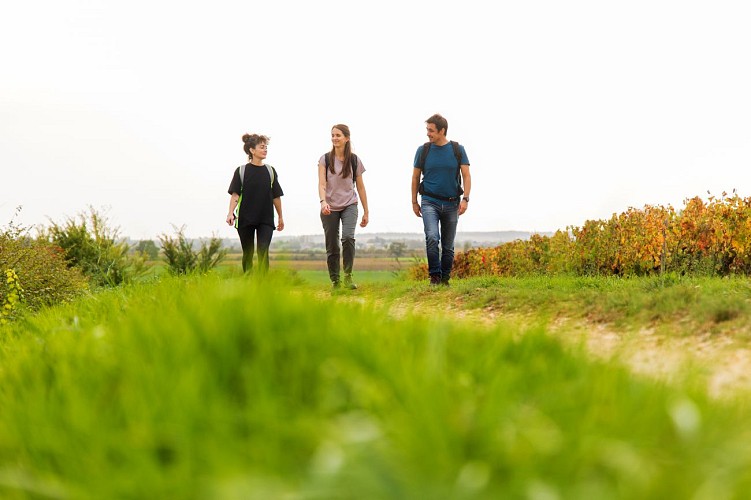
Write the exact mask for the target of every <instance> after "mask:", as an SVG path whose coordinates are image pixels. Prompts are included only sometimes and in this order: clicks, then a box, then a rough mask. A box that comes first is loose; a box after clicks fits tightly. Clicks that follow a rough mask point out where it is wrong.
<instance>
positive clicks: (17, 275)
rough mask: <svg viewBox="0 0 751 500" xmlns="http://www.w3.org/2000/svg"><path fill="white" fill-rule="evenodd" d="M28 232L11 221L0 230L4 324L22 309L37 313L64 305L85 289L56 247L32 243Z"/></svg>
mask: <svg viewBox="0 0 751 500" xmlns="http://www.w3.org/2000/svg"><path fill="white" fill-rule="evenodd" d="M28 232H29V229H28V228H23V227H20V226H17V225H15V224H14V223H13V221H11V222H10V223H9V224H8V225H7V226H6V227H5V228H2V229H0V272H1V273H2V274H1V275H0V307H3V308H4V309H3V311H4V312H3V317H4V318H5V319H6V320H7V319H13V318H15V317H16V316H18V315H19V314H20V311H21V310H22V308H24V307H25V308H28V309H31V310H37V309H39V308H40V307H42V306H46V305H52V304H57V303H60V302H66V301H69V300H71V299H73V298H75V297H77V296H79V295H81V294H82V293H84V292H85V291H86V289H87V288H88V285H87V282H86V278H85V277H84V276H83V275H82V274H81V272H80V270H78V269H75V268H68V266H67V265H66V263H65V259H64V256H63V253H62V250H61V249H60V248H59V247H55V246H53V245H50V244H49V243H47V242H45V241H43V240H35V239H33V238H31V237H29V235H28ZM6 305H8V306H9V307H7V308H6V307H5V306H6Z"/></svg>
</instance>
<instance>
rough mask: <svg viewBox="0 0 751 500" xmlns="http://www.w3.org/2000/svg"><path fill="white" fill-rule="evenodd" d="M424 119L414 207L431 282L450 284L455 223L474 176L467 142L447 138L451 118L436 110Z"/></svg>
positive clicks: (414, 172)
mask: <svg viewBox="0 0 751 500" xmlns="http://www.w3.org/2000/svg"><path fill="white" fill-rule="evenodd" d="M425 123H426V124H427V127H426V128H427V134H428V142H426V143H425V144H423V145H422V146H420V147H418V148H417V152H416V153H415V159H414V168H413V170H412V211H413V212H414V213H415V215H416V216H417V217H422V223H423V227H424V230H425V250H426V253H427V256H428V272H429V274H430V284H431V285H439V284H440V285H446V286H448V284H449V280H450V279H451V268H452V266H453V265H454V238H455V237H456V226H457V224H458V222H459V216H460V215H462V214H463V213H464V212H466V211H467V207H468V205H469V192H470V190H471V189H472V178H471V177H470V175H469V159H468V158H467V152H466V151H464V146H462V145H461V144H459V143H457V142H454V141H449V140H448V139H447V138H446V133H447V131H448V128H449V125H448V120H446V118H444V117H443V116H441V115H439V114H435V115H433V116H431V117H430V118H428V119H427V120H426V121H425ZM421 177H422V180H421ZM462 182H463V184H464V189H463V190H462ZM418 193H419V194H420V195H421V203H419V202H418V201H417V195H418ZM462 195H463V196H462Z"/></svg>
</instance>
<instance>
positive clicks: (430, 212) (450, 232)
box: [420, 198, 459, 281]
mask: <svg viewBox="0 0 751 500" xmlns="http://www.w3.org/2000/svg"><path fill="white" fill-rule="evenodd" d="M420 210H421V211H422V224H423V226H424V227H425V250H426V252H427V254H428V272H429V273H430V275H431V276H436V275H437V276H440V277H441V279H442V280H444V281H447V280H448V279H449V278H450V277H451V267H452V266H453V265H454V238H455V237H456V225H457V223H458V222H459V205H457V203H456V202H450V201H428V200H426V199H424V198H423V200H422V204H421V205H420ZM439 226H440V227H439ZM439 247H440V248H439Z"/></svg>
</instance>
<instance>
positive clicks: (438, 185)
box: [414, 142, 469, 203]
mask: <svg viewBox="0 0 751 500" xmlns="http://www.w3.org/2000/svg"><path fill="white" fill-rule="evenodd" d="M424 147H425V145H424V144H423V145H422V146H420V147H419V148H417V152H416V153H415V161H414V168H419V164H420V156H421V155H422V149H423V148H424ZM459 151H460V152H461V155H462V163H461V164H462V165H469V159H468V158H467V152H466V151H465V150H464V146H462V145H461V144H460V145H459ZM458 168H459V166H458V165H457V163H456V156H454V148H453V147H452V146H451V143H450V142H447V143H446V144H444V145H443V146H436V145H435V144H431V145H430V150H429V151H428V156H427V157H426V158H425V165H424V168H423V170H422V182H423V187H424V189H425V192H427V193H433V194H437V195H439V196H445V197H446V198H453V197H455V196H457V193H458V188H459V186H458V184H457V178H456V171H457V169H458ZM423 198H425V199H427V200H431V201H434V202H438V203H446V201H445V200H439V199H436V198H433V197H431V196H428V195H423ZM456 203H459V200H458V199H457V201H456Z"/></svg>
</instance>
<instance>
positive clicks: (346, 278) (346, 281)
mask: <svg viewBox="0 0 751 500" xmlns="http://www.w3.org/2000/svg"><path fill="white" fill-rule="evenodd" d="M344 286H345V287H346V288H349V289H350V290H357V285H356V284H354V283H352V275H351V274H347V275H346V276H344Z"/></svg>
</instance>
